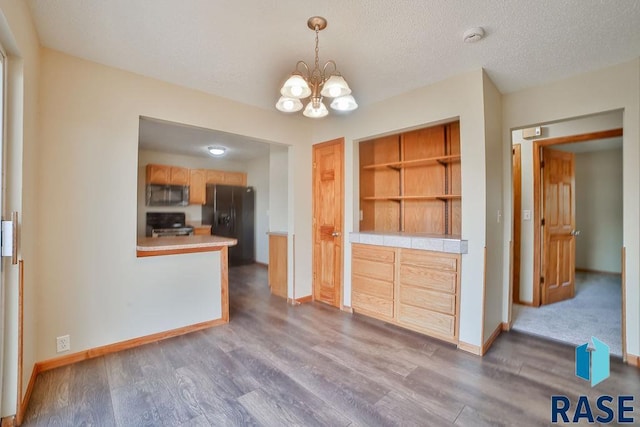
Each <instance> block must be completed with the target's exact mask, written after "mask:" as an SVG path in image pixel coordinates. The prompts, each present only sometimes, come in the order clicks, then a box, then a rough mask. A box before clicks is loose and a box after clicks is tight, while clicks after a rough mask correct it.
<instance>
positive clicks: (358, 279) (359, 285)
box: [351, 274, 393, 300]
mask: <svg viewBox="0 0 640 427" xmlns="http://www.w3.org/2000/svg"><path fill="white" fill-rule="evenodd" d="M351 286H353V292H358V293H364V294H369V295H373V296H376V297H379V298H387V299H390V300H392V299H393V282H386V281H383V280H377V279H371V278H368V277H362V276H359V275H356V274H354V275H353V277H352V280H351Z"/></svg>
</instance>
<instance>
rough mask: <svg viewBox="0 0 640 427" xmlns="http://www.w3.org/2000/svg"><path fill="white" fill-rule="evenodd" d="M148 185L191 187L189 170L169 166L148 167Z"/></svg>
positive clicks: (151, 165) (150, 165)
mask: <svg viewBox="0 0 640 427" xmlns="http://www.w3.org/2000/svg"><path fill="white" fill-rule="evenodd" d="M147 184H167V185H189V169H188V168H181V167H177V166H169V165H154V164H149V165H147Z"/></svg>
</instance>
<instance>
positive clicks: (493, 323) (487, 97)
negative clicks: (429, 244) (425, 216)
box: [463, 72, 509, 343]
mask: <svg viewBox="0 0 640 427" xmlns="http://www.w3.org/2000/svg"><path fill="white" fill-rule="evenodd" d="M482 77H483V88H484V120H485V130H484V133H485V152H486V157H485V159H486V160H485V161H486V180H485V182H486V184H485V185H486V187H487V196H486V197H487V202H486V212H487V214H486V216H485V224H486V225H485V226H486V231H485V233H486V243H485V245H486V248H487V251H486V268H485V270H484V271H485V275H486V276H485V294H484V299H483V301H484V303H483V306H484V307H483V310H484V319H483V320H484V324H483V331H484V333H483V337H482V339H483V343H484V342H486V341H487V340H488V339H489V338H490V336H491V334H492V333H493V332H494V331H495V330H496V329H498V328H500V327H501V323H502V322H503V320H504V319H503V313H502V310H501V307H502V300H503V298H504V296H503V287H502V262H503V258H504V257H503V251H504V250H508V249H509V247H508V245H505V244H504V239H503V231H502V229H503V226H502V223H503V221H504V219H503V217H502V215H503V214H502V211H503V207H502V138H501V135H502V95H501V94H500V92H498V89H497V88H496V87H495V85H494V84H493V82H492V81H491V80H490V79H489V77H488V76H487V74H486V73H484V72H483V74H482ZM463 203H464V198H463ZM506 295H507V297H508V293H507V294H506Z"/></svg>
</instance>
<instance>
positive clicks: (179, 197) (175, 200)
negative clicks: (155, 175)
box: [146, 184, 189, 206]
mask: <svg viewBox="0 0 640 427" xmlns="http://www.w3.org/2000/svg"><path fill="white" fill-rule="evenodd" d="M188 204H189V186H188V185H160V184H148V185H147V197H146V205H147V206H187V205H188Z"/></svg>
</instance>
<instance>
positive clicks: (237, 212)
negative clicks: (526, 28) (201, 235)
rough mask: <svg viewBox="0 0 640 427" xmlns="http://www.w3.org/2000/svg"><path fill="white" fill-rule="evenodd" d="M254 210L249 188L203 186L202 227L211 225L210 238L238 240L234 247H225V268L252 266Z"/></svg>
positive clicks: (253, 254)
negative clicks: (218, 237)
mask: <svg viewBox="0 0 640 427" xmlns="http://www.w3.org/2000/svg"><path fill="white" fill-rule="evenodd" d="M254 206H255V191H254V190H253V187H238V186H235V185H218V184H208V185H207V201H206V203H205V204H204V205H203V206H202V224H205V225H211V234H214V235H216V236H224V237H233V238H235V239H237V240H238V244H237V245H235V246H231V247H229V265H232V266H234V265H244V264H253V263H254V262H255V243H254V240H255V236H254Z"/></svg>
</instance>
